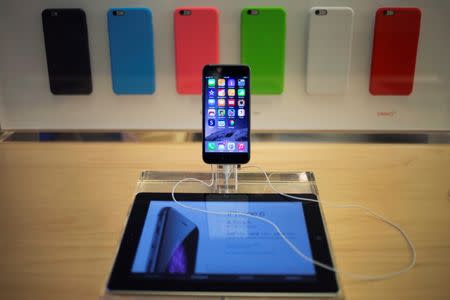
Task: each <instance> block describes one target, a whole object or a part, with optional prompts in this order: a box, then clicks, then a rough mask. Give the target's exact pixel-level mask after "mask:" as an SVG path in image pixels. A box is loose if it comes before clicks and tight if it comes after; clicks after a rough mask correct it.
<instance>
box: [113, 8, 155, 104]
mask: <svg viewBox="0 0 450 300" xmlns="http://www.w3.org/2000/svg"><path fill="white" fill-rule="evenodd" d="M108 33H109V49H110V58H111V73H112V85H113V90H114V92H115V93H116V94H119V95H120V94H153V93H154V92H155V63H154V57H153V56H154V54H153V26H152V13H151V11H150V10H149V9H147V8H112V9H110V10H109V11H108Z"/></svg>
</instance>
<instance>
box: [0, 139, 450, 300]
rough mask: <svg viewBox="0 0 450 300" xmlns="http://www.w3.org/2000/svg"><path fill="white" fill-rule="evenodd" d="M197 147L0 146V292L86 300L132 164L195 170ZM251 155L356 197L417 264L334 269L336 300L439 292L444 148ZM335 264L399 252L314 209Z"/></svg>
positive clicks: (110, 251)
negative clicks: (385, 276) (373, 276)
mask: <svg viewBox="0 0 450 300" xmlns="http://www.w3.org/2000/svg"><path fill="white" fill-rule="evenodd" d="M200 148H201V147H200V144H198V143H187V144H167V143H152V144H145V143H84V144H83V143H41V144H39V143H3V144H2V143H0V299H96V298H97V296H98V295H100V293H101V291H102V288H103V286H104V282H105V280H106V277H107V275H108V273H109V271H110V267H111V263H112V260H113V256H114V254H115V250H116V246H117V242H118V240H119V238H120V233H121V229H122V226H123V222H124V218H125V216H126V212H127V209H128V207H129V205H130V203H131V201H132V198H133V193H134V191H135V188H136V180H137V178H138V175H139V172H140V171H141V170H143V169H148V170H166V171H167V170H179V171H192V170H196V171H202V170H203V171H207V170H208V166H206V165H204V164H203V163H202V161H201V155H200ZM252 150H253V153H252V154H253V157H252V163H253V164H257V165H261V166H263V167H264V168H265V169H267V170H278V171H283V170H284V171H288V170H311V171H314V172H315V175H316V178H317V181H318V187H319V191H320V194H321V199H322V200H327V201H336V202H359V203H363V204H365V205H368V206H370V207H371V208H373V209H375V210H376V211H378V212H380V213H382V214H384V215H385V216H387V217H389V218H390V219H392V220H394V221H395V222H396V223H398V224H399V225H401V226H402V227H403V228H404V229H405V230H406V231H407V232H408V234H409V235H410V236H411V238H412V240H413V241H414V243H415V246H416V248H417V255H418V262H417V266H416V267H415V268H414V269H413V270H412V271H410V272H409V273H407V274H403V275H401V276H399V277H396V278H393V279H391V280H386V281H372V282H361V281H355V280H352V279H350V278H347V277H341V279H342V282H343V289H344V293H345V295H346V297H347V299H374V300H375V299H376V300H379V299H395V300H398V299H408V300H410V299H433V300H437V299H449V297H450V196H449V189H450V146H447V145H398V144H397V145H393V144H391V145H384V144H369V145H366V144H350V145H349V144H300V143H254V147H253V149H252ZM325 215H326V219H327V223H328V228H329V232H330V235H331V241H332V244H333V248H334V254H335V257H336V261H337V266H338V267H339V268H340V269H343V270H347V271H354V272H363V273H377V272H387V271H392V270H394V269H397V268H400V267H402V266H403V265H405V264H406V263H407V261H408V259H409V257H408V252H407V248H406V245H405V244H404V242H403V241H402V240H401V239H400V237H399V235H398V233H397V232H395V231H394V230H392V229H391V228H389V227H387V226H386V225H384V224H382V223H379V222H377V221H375V220H374V219H371V218H368V217H367V216H366V215H364V214H363V213H361V212H360V211H356V210H343V209H335V208H327V207H326V208H325Z"/></svg>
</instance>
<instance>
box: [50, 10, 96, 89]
mask: <svg viewBox="0 0 450 300" xmlns="http://www.w3.org/2000/svg"><path fill="white" fill-rule="evenodd" d="M42 26H43V30H44V41H45V52H46V57H47V70H48V78H49V82H50V91H51V92H52V93H53V94H55V95H79V94H90V93H91V92H92V76H91V62H90V58H89V41H88V30H87V24H86V14H85V13H84V11H83V10H81V9H45V10H44V11H42Z"/></svg>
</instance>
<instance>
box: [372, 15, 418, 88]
mask: <svg viewBox="0 0 450 300" xmlns="http://www.w3.org/2000/svg"><path fill="white" fill-rule="evenodd" d="M420 19H421V11H420V9H418V8H412V7H411V8H408V7H403V8H400V7H383V8H380V9H378V10H377V13H376V18H375V31H374V37H373V50H372V68H371V72H370V87H369V90H370V93H371V94H373V95H409V94H411V93H412V91H413V85H414V73H415V68H416V56H417V46H418V43H419V33H420Z"/></svg>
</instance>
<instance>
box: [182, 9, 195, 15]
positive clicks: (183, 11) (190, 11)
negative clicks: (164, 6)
mask: <svg viewBox="0 0 450 300" xmlns="http://www.w3.org/2000/svg"><path fill="white" fill-rule="evenodd" d="M180 15H182V16H190V15H192V10H189V9H183V10H180Z"/></svg>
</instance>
